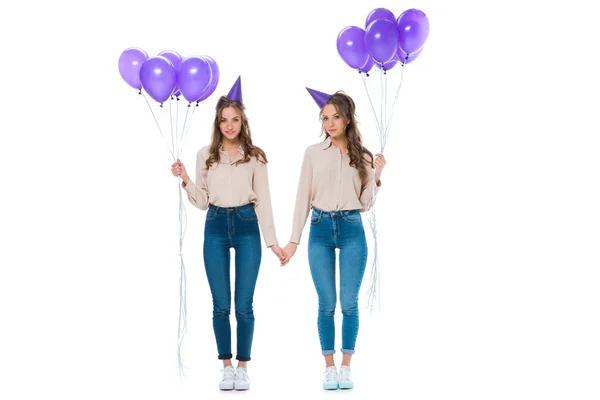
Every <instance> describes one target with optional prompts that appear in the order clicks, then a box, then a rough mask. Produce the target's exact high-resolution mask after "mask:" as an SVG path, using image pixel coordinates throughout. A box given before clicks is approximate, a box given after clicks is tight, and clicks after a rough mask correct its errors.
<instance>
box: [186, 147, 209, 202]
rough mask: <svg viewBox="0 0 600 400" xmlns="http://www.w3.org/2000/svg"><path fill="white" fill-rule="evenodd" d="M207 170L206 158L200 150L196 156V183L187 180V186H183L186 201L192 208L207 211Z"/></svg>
mask: <svg viewBox="0 0 600 400" xmlns="http://www.w3.org/2000/svg"><path fill="white" fill-rule="evenodd" d="M206 177H207V170H206V157H205V156H204V154H203V151H202V149H201V150H200V151H198V155H197V156H196V182H197V183H194V181H192V180H191V179H190V180H189V182H188V184H187V185H185V187H184V189H185V191H186V192H187V196H188V200H189V201H190V203H192V204H193V205H194V206H196V207H198V208H199V209H201V210H206V209H208V205H209V195H208V185H207V182H206Z"/></svg>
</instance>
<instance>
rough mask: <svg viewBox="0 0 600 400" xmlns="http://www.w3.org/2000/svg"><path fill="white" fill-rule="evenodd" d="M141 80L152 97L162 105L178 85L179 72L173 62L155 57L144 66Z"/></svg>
mask: <svg viewBox="0 0 600 400" xmlns="http://www.w3.org/2000/svg"><path fill="white" fill-rule="evenodd" d="M140 80H141V81H142V87H143V88H144V90H145V91H146V92H148V94H149V95H150V97H152V98H153V99H154V100H156V101H157V102H159V103H160V104H161V105H162V103H163V102H164V101H165V100H167V99H168V98H169V97H170V96H171V94H172V93H173V89H174V88H175V84H176V83H177V72H176V71H175V67H173V64H171V61H169V60H167V59H166V58H165V57H162V56H154V57H150V58H148V59H147V60H146V61H145V62H144V64H142V68H141V69H140Z"/></svg>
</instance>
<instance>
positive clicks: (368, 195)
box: [360, 160, 381, 212]
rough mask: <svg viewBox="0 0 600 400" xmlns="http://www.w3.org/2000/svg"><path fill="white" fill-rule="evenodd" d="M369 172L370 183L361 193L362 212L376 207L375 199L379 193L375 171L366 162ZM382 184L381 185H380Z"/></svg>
mask: <svg viewBox="0 0 600 400" xmlns="http://www.w3.org/2000/svg"><path fill="white" fill-rule="evenodd" d="M365 164H366V167H367V170H368V171H369V181H368V182H367V184H366V186H365V187H363V189H362V192H361V193H360V204H361V206H362V209H361V211H362V212H367V211H369V210H370V209H371V208H372V207H373V206H374V205H375V199H376V197H377V193H379V186H378V185H377V184H376V182H375V169H374V168H371V163H370V162H369V161H367V160H365ZM380 184H381V183H380Z"/></svg>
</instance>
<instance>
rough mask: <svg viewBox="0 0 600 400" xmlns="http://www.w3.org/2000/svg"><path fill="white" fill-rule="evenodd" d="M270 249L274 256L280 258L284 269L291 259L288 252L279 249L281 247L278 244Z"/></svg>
mask: <svg viewBox="0 0 600 400" xmlns="http://www.w3.org/2000/svg"><path fill="white" fill-rule="evenodd" d="M269 248H270V249H271V251H272V252H273V254H275V255H276V256H277V258H279V261H280V262H281V266H282V267H283V266H284V265H286V264H287V263H288V262H289V261H290V257H289V256H288V255H287V254H286V252H285V251H284V250H283V249H282V248H281V247H279V245H278V244H277V243H275V244H274V245H272V246H270V247H269Z"/></svg>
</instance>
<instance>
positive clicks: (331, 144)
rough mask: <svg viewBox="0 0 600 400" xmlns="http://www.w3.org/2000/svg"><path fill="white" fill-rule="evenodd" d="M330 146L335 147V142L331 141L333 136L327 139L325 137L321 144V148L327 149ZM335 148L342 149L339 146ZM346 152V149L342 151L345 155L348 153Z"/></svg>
mask: <svg viewBox="0 0 600 400" xmlns="http://www.w3.org/2000/svg"><path fill="white" fill-rule="evenodd" d="M330 147H335V146H333V142H332V141H331V138H330V137H329V136H328V137H327V139H325V140H324V141H323V144H322V145H321V149H322V150H327V149H329V148H330ZM335 149H336V151H340V149H339V148H337V147H335ZM346 154H348V150H346V151H345V152H344V153H342V155H343V156H344V155H346Z"/></svg>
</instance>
